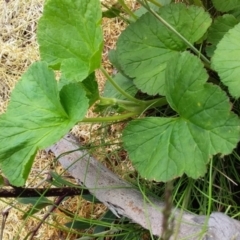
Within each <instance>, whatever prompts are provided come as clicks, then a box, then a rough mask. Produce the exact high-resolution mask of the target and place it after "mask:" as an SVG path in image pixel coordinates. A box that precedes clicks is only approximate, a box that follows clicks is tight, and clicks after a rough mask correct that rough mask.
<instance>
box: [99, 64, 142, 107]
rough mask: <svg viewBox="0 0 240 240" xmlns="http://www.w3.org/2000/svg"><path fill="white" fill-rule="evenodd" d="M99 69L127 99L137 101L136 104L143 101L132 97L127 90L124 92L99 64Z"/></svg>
mask: <svg viewBox="0 0 240 240" xmlns="http://www.w3.org/2000/svg"><path fill="white" fill-rule="evenodd" d="M100 70H101V71H102V73H103V74H104V76H105V77H106V78H107V80H108V81H109V82H110V83H111V84H112V85H113V86H114V87H115V88H116V90H117V91H119V92H120V93H121V94H122V95H123V96H125V97H126V98H127V99H129V100H131V101H133V102H135V103H138V104H142V103H143V101H141V100H138V99H136V98H134V97H133V96H131V95H130V94H128V93H127V92H125V91H124V90H123V89H122V88H121V87H120V86H119V85H118V84H117V83H116V82H115V81H114V80H113V79H112V77H111V76H110V75H109V74H108V72H107V71H106V70H105V69H104V68H103V67H102V66H101V67H100Z"/></svg>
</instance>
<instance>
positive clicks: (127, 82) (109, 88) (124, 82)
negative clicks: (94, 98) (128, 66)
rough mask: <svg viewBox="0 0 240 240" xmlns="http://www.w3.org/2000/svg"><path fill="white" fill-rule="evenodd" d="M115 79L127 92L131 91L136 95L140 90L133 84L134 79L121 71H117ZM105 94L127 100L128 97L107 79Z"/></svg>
mask: <svg viewBox="0 0 240 240" xmlns="http://www.w3.org/2000/svg"><path fill="white" fill-rule="evenodd" d="M113 79H114V81H115V82H116V83H117V84H118V85H119V86H120V87H121V88H122V89H123V90H124V91H125V92H127V93H129V94H130V95H131V96H134V95H135V94H136V93H137V91H138V90H137V88H136V86H135V85H134V84H133V81H132V80H131V79H129V78H127V77H125V76H123V75H122V74H121V73H117V74H116V75H115V76H114V77H113ZM103 96H104V97H110V98H117V99H122V100H126V97H124V96H123V95H122V94H121V93H119V92H118V91H117V90H116V88H115V87H113V85H112V84H111V83H110V82H109V81H107V82H106V84H105V88H104V93H103Z"/></svg>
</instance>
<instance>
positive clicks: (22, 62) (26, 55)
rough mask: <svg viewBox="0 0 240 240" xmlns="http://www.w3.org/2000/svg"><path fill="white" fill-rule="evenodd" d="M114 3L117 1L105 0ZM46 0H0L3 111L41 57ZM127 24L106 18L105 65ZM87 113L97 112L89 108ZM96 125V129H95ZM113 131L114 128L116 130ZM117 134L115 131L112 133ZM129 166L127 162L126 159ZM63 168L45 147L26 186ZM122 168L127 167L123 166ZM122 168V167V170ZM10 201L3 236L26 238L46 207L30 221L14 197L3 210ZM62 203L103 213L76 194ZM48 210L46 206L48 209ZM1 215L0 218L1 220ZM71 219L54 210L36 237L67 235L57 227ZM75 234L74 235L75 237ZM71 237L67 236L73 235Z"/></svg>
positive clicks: (82, 132) (2, 204)
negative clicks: (39, 28)
mask: <svg viewBox="0 0 240 240" xmlns="http://www.w3.org/2000/svg"><path fill="white" fill-rule="evenodd" d="M104 2H105V3H107V4H112V3H114V2H116V1H111V0H108V1H106V0H105V1H104ZM126 2H127V3H128V4H129V6H130V7H131V8H134V7H135V3H134V1H133V0H129V1H126ZM43 3H44V0H5V1H4V0H3V1H1V2H0V29H1V32H0V113H3V112H4V111H5V110H6V107H7V103H8V100H9V97H10V93H11V91H12V89H13V88H14V86H15V84H16V83H17V81H18V80H19V78H20V77H21V75H22V73H23V72H25V71H26V69H27V68H28V66H29V65H30V64H31V63H33V62H35V61H37V60H39V52H38V45H37V43H36V28H37V21H38V19H39V17H40V16H41V14H42V10H43ZM124 28H125V24H124V23H123V22H122V21H121V20H118V19H103V31H104V40H105V47H104V52H103V66H104V67H105V68H106V69H107V70H108V71H109V72H111V71H112V67H111V64H110V63H109V62H108V59H107V54H108V51H109V50H110V49H112V48H114V46H115V43H116V40H117V38H118V36H119V34H120V33H121V31H122V30H123V29H124ZM97 77H98V82H99V86H100V91H102V89H103V86H104V82H105V80H104V77H103V76H102V75H101V74H100V73H98V74H97ZM88 116H89V117H92V116H94V113H93V112H91V111H89V112H88ZM98 127H99V125H94V126H91V125H87V124H85V125H79V126H76V127H75V128H74V129H73V132H74V134H75V135H77V136H78V137H79V138H81V139H82V140H83V141H84V142H88V141H89V139H90V128H91V130H94V129H98ZM92 128H93V129H92ZM113 132H114V131H113ZM113 136H114V134H113ZM125 165H126V167H128V166H127V163H125ZM53 168H54V170H57V171H58V172H61V167H60V166H58V165H54V164H53V160H52V158H51V157H50V156H49V155H47V154H46V153H45V152H44V151H40V152H39V153H38V155H37V157H36V160H35V163H34V166H33V169H32V172H31V174H30V177H29V180H28V182H27V186H31V187H36V186H37V185H39V183H41V182H44V181H43V180H44V178H45V176H46V174H45V173H46V172H48V171H49V170H51V169H53ZM120 168H121V169H122V172H124V171H123V168H124V167H120ZM121 169H119V171H120V172H121ZM9 205H13V206H14V207H13V208H12V209H11V210H10V211H9V215H8V218H7V222H6V224H5V226H4V231H3V232H4V235H3V239H4V240H9V239H14V238H15V239H19V240H20V239H24V237H25V236H26V235H27V233H28V232H30V231H31V230H33V229H34V227H35V226H36V225H37V224H38V222H39V219H42V218H43V216H44V214H45V211H41V212H40V213H38V214H36V215H35V216H36V218H38V219H35V218H28V220H27V221H24V220H23V219H22V215H23V212H24V211H26V209H28V207H26V206H25V205H20V204H16V201H15V200H14V199H10V200H9V199H1V200H0V211H1V212H4V211H5V210H6V209H7V208H8V207H9ZM62 207H66V208H67V209H69V210H70V211H72V212H77V213H78V215H80V216H83V217H97V216H99V214H101V213H102V212H103V211H104V210H105V207H104V206H102V205H99V204H98V205H94V206H93V205H92V204H91V203H89V202H86V201H84V200H83V199H81V198H78V197H75V198H72V199H69V200H67V201H64V202H63V203H62ZM46 210H47V209H46ZM2 218H3V217H2V214H1V215H0V221H1V220H2ZM66 221H69V219H66V216H65V215H63V214H62V213H61V212H60V211H55V213H54V214H53V215H52V216H51V217H50V218H49V219H48V222H49V224H47V223H46V224H43V225H42V227H41V228H40V230H39V231H38V234H37V236H36V237H35V238H34V239H44V240H48V239H49V240H50V239H66V234H65V233H64V231H60V230H59V229H58V228H57V227H54V226H51V224H54V225H56V226H58V227H59V226H62V223H64V222H66ZM74 237H75V236H74V235H72V237H71V238H72V239H74ZM71 238H70V237H69V238H68V239H71Z"/></svg>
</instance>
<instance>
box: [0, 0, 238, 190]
mask: <svg viewBox="0 0 240 240" xmlns="http://www.w3.org/2000/svg"><path fill="white" fill-rule="evenodd" d="M138 2H140V3H142V8H141V10H139V11H138V12H136V14H134V13H132V12H131V11H130V10H129V9H128V8H127V6H126V5H125V4H124V3H123V1H119V4H120V5H121V6H117V8H118V9H121V10H123V11H124V12H125V13H129V15H130V16H129V19H127V22H128V23H130V24H129V25H128V26H127V28H126V29H125V30H124V31H123V32H122V34H121V35H120V37H119V39H118V41H117V47H116V50H112V51H111V52H110V54H109V59H110V61H111V62H112V64H113V66H114V67H115V68H116V69H117V70H118V73H117V74H116V75H115V76H113V77H111V76H109V75H108V73H107V72H106V71H105V70H104V68H103V67H102V66H101V53H102V48H103V36H102V30H101V16H102V13H101V4H100V1H99V0H74V1H73V0H57V1H55V0H49V1H47V2H46V3H45V7H44V12H43V16H42V18H41V19H40V21H39V26H38V31H37V35H38V43H39V45H40V56H41V62H37V63H35V64H33V65H32V66H30V68H29V70H28V71H27V72H26V73H25V74H24V75H23V77H22V78H21V80H20V81H19V83H18V84H17V85H16V88H15V89H14V91H13V92H12V96H11V100H10V103H9V106H8V109H7V111H6V113H5V114H3V115H2V116H1V117H0V144H1V149H0V166H1V169H2V171H3V173H4V175H5V176H6V177H7V178H8V179H9V181H10V182H11V183H12V184H14V185H16V186H21V185H23V184H24V183H25V181H26V179H27V176H28V174H29V172H30V169H31V166H32V162H33V160H34V156H35V154H36V151H37V150H38V149H44V148H45V147H47V146H49V145H51V144H52V143H54V142H56V141H57V140H58V139H60V138H61V137H62V136H63V135H64V134H65V133H66V132H68V131H69V130H70V129H71V128H72V127H73V126H74V124H76V123H77V122H81V121H84V122H87V121H89V122H107V121H109V122H112V121H120V120H126V119H127V120H128V121H129V124H128V125H127V126H126V128H125V129H124V131H123V137H122V140H123V145H124V147H125V149H126V150H127V151H128V153H129V156H130V160H131V161H132V162H133V165H134V166H135V167H136V169H137V170H138V171H139V173H140V174H141V176H143V177H145V178H147V179H154V180H157V181H168V180H171V179H173V178H176V177H180V176H182V175H183V174H184V173H186V174H187V176H189V177H192V178H199V177H200V176H203V175H204V174H205V173H206V171H207V170H208V168H207V165H208V163H209V161H210V159H212V157H213V156H214V155H216V154H219V155H220V156H223V155H227V154H231V153H232V151H233V149H234V148H235V147H236V146H237V144H238V142H239V140H240V127H239V126H240V122H239V118H238V116H237V112H239V111H235V113H233V112H232V111H231V108H232V106H233V107H234V108H235V109H236V106H235V105H234V104H235V102H236V101H237V100H236V101H235V102H231V101H232V99H233V98H236V99H237V98H238V97H239V96H240V89H239V86H240V84H239V83H238V81H239V75H240V65H239V56H240V45H239V42H240V34H239V32H240V26H239V17H238V16H239V13H238V9H239V8H237V7H238V6H239V4H240V2H239V0H231V1H220V0H217V1H215V0H213V1H212V2H211V4H213V5H214V7H215V8H216V9H217V10H218V11H220V12H229V13H228V14H225V15H223V14H220V13H219V12H217V13H219V14H218V17H216V19H212V18H214V17H211V15H213V14H212V13H211V12H210V13H209V12H207V10H206V9H205V8H204V7H203V6H205V2H204V1H200V0H197V1H189V5H186V4H184V3H177V4H176V3H171V1H168V0H166V1H160V0H159V1H153V0H152V1H151V4H149V5H148V4H146V1H141V0H139V1H138ZM211 4H210V5H211ZM121 7H122V8H121ZM235 7H236V9H235ZM143 8H145V10H143ZM110 10H112V9H111V8H110ZM214 11H215V10H214ZM114 14H115V15H118V16H120V17H122V18H124V19H125V18H126V16H122V13H121V12H120V11H117V12H115V13H114ZM232 14H233V15H232ZM219 15H220V16H219ZM113 16H114V15H111V16H110V17H113ZM205 53H207V54H208V58H207V57H206V56H204V54H205ZM52 69H53V70H58V73H59V72H60V81H59V82H57V81H56V80H55V77H54V72H53V70H52ZM96 69H100V70H101V71H102V73H103V74H104V75H105V76H106V78H107V80H108V81H107V83H106V87H105V90H104V94H103V95H102V96H100V93H99V92H98V85H97V82H96V79H95V73H94V71H95V70H96ZM218 76H219V77H220V78H219V77H218ZM224 85H225V86H226V87H227V88H226V87H225V86H224ZM94 104H96V105H97V106H98V107H97V108H96V109H97V110H98V111H101V110H105V109H106V108H108V107H110V108H115V109H117V111H113V112H112V111H111V113H110V116H104V117H102V118H96V119H84V117H85V115H86V111H87V109H88V108H89V107H90V106H92V105H94ZM153 112H157V113H158V114H157V116H153V114H152V113H153ZM112 114H115V115H112ZM151 114H152V115H151ZM149 115H151V116H149ZM129 117H138V119H135V120H131V119H129ZM16 166H17V167H16Z"/></svg>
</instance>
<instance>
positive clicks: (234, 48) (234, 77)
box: [212, 24, 240, 98]
mask: <svg viewBox="0 0 240 240" xmlns="http://www.w3.org/2000/svg"><path fill="white" fill-rule="evenodd" d="M239 39H240V24H237V25H236V26H234V27H233V28H232V29H230V30H229V31H228V32H227V33H226V34H225V35H224V37H223V39H222V40H221V41H220V42H219V44H218V45H217V49H216V51H215V52H214V55H213V58H212V66H213V69H215V70H216V71H217V72H218V74H219V76H220V78H221V81H222V82H223V83H224V84H225V85H226V86H228V89H229V92H230V94H231V95H232V96H233V97H235V98H239V97H240V84H239V75H240V62H239V57H240V41H239Z"/></svg>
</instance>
